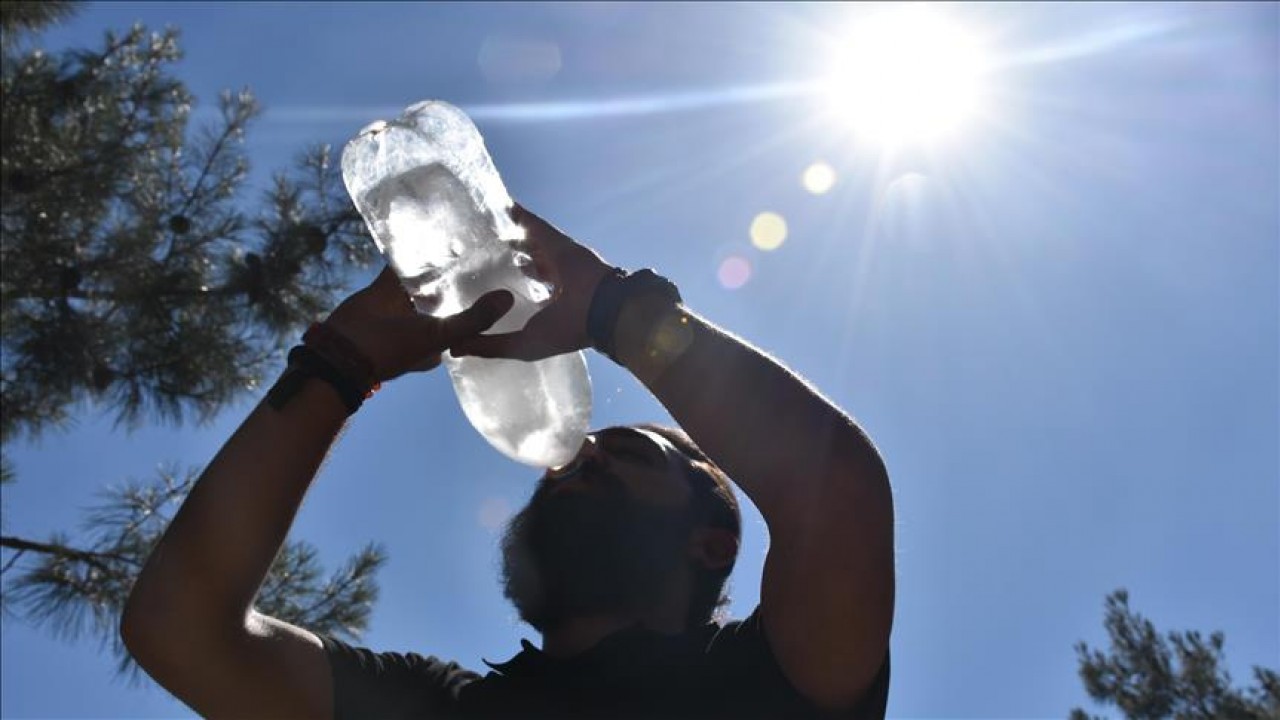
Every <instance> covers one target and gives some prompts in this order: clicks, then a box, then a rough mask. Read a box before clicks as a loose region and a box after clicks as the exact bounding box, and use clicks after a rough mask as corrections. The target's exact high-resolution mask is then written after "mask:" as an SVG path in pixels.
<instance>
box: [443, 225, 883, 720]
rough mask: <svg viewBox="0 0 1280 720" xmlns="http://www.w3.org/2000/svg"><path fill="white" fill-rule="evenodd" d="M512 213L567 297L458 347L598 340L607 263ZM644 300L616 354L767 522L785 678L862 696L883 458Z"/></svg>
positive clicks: (785, 377) (873, 629)
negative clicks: (595, 322) (524, 321)
mask: <svg viewBox="0 0 1280 720" xmlns="http://www.w3.org/2000/svg"><path fill="white" fill-rule="evenodd" d="M513 215H514V216H515V217H516V219H517V220H519V221H520V222H521V224H522V225H524V227H525V229H526V230H527V231H528V233H529V239H530V243H529V248H530V250H531V252H532V253H533V256H534V260H535V263H536V264H537V267H538V269H539V271H540V272H542V273H543V274H544V275H546V276H547V278H548V279H549V280H551V281H552V282H553V283H554V284H555V286H556V293H557V294H556V299H555V301H554V302H553V303H552V304H551V305H550V306H548V307H547V308H546V309H544V310H543V311H541V312H540V313H539V314H538V315H535V316H534V317H533V318H532V319H531V320H530V322H529V324H528V325H527V326H526V328H525V329H524V330H523V331H522V332H520V333H511V334H508V335H497V336H492V335H491V336H482V337H477V338H473V339H472V340H470V341H467V342H465V343H462V344H460V345H458V346H455V348H454V351H455V353H456V352H462V353H471V354H476V355H484V356H506V357H523V358H536V357H545V356H547V355H552V354H556V353H560V352H566V351H569V350H576V349H578V348H581V347H585V346H587V345H588V344H589V339H588V337H587V320H588V316H589V315H590V308H591V306H592V300H593V297H595V295H596V290H597V288H598V287H600V285H601V283H602V282H611V280H609V279H608V278H609V276H610V274H611V270H610V268H609V266H608V264H607V263H605V262H604V261H603V260H602V259H601V258H600V257H599V256H598V255H597V254H596V253H594V252H593V251H591V250H590V249H589V248H586V247H583V246H581V245H579V244H577V243H576V242H574V241H573V240H572V239H570V238H569V237H568V236H566V235H564V234H563V233H561V232H559V231H558V230H556V229H555V228H554V227H552V226H550V225H549V224H547V223H546V222H545V221H543V220H542V219H540V218H538V217H537V216H535V215H533V214H532V213H530V212H528V211H526V210H522V209H519V208H517V210H516V211H515V212H514V213H513ZM636 297H637V298H639V299H635V298H633V299H631V300H629V301H628V302H627V303H625V304H624V305H623V306H622V308H623V309H622V311H621V313H620V314H618V316H617V322H616V323H615V324H614V325H613V349H614V353H613V354H614V356H615V357H616V358H617V359H618V360H619V361H620V362H621V363H622V364H623V365H624V366H625V367H626V368H627V369H628V370H630V371H631V372H632V373H634V374H635V375H636V377H637V378H639V379H640V381H641V382H643V383H644V384H645V386H646V387H648V388H649V389H650V390H651V391H652V392H653V393H654V395H655V396H656V397H657V398H658V399H659V400H660V401H661V402H662V404H663V405H665V406H666V408H667V409H668V410H669V411H670V412H671V415H672V417H674V418H675V419H676V421H677V422H678V423H679V424H680V426H681V427H682V428H684V430H685V431H686V432H688V433H689V435H690V437H692V438H693V440H694V441H695V442H696V443H697V444H698V445H699V446H700V447H701V448H702V449H703V451H704V452H706V453H707V455H708V456H710V457H711V458H712V459H713V460H714V461H715V462H716V463H717V464H718V465H720V466H721V468H723V469H724V470H725V471H726V472H727V473H728V474H729V475H730V477H732V478H733V479H734V480H735V481H736V482H737V483H738V485H739V486H740V487H741V488H742V489H743V490H744V491H745V492H746V494H747V495H748V496H749V497H750V498H751V500H752V501H753V502H754V503H755V504H756V506H757V507H758V508H759V509H760V512H761V514H762V515H763V516H764V518H765V521H766V522H767V523H768V526H769V531H770V538H771V543H770V549H769V554H768V557H767V559H766V562H765V572H764V579H763V587H762V589H761V612H762V614H763V622H764V628H765V633H766V636H767V638H768V640H769V642H770V645H771V646H772V649H773V651H774V654H775V655H776V656H777V658H778V661H779V663H780V665H781V667H782V670H783V672H784V673H785V674H786V675H787V677H788V679H789V680H790V681H791V683H792V684H793V685H794V686H795V687H796V688H797V689H798V690H800V691H801V692H802V693H804V694H805V695H806V696H808V697H809V698H810V699H811V700H813V701H814V702H816V703H817V704H819V705H822V706H825V707H830V708H841V707H847V706H849V705H851V704H853V703H854V702H856V701H857V700H858V698H859V697H860V696H861V695H862V693H863V691H864V690H865V689H867V687H868V686H869V685H870V683H871V682H872V681H873V680H874V679H875V677H876V674H877V671H878V670H879V669H880V667H881V665H882V663H883V662H884V660H885V658H886V653H887V648H888V642H889V630H890V627H891V624H892V621H893V604H894V559H893V501H892V496H891V493H890V488H889V482H888V478H887V475H886V472H885V468H884V465H883V463H882V462H881V460H880V457H879V455H878V453H877V452H876V450H875V448H874V446H873V445H872V444H871V442H870V440H868V439H867V436H866V435H865V434H864V433H863V432H862V430H861V429H860V428H859V427H858V426H857V424H855V423H854V421H853V420H852V419H850V417H849V416H848V415H846V414H845V413H843V412H842V411H841V410H840V409H839V408H837V407H835V406H834V405H833V404H831V402H830V401H828V400H826V399H825V398H823V397H822V396H821V395H820V394H819V393H818V392H817V391H816V390H814V389H813V388H811V387H810V386H808V385H807V384H806V383H805V382H804V381H803V380H801V379H800V378H799V377H797V376H796V375H795V374H793V373H792V372H790V371H789V370H787V369H786V368H785V367H783V366H782V365H781V364H779V363H778V362H776V361H774V360H773V359H771V358H769V357H768V356H766V355H765V354H764V353H762V352H761V351H759V350H757V349H756V348H754V347H752V346H751V345H749V344H748V343H746V342H745V341H743V340H740V339H738V338H736V337H733V336H732V335H729V334H728V333H726V332H724V331H722V330H720V329H718V328H716V327H714V326H713V325H711V324H710V323H709V322H707V321H706V320H704V319H702V318H700V317H698V316H697V315H695V314H694V313H692V312H690V311H689V310H688V309H687V308H684V307H683V306H681V305H679V304H677V303H675V302H673V301H672V300H671V299H670V298H669V297H667V296H665V295H664V294H663V293H661V292H654V293H649V294H643V293H642V294H638V295H637V296H636ZM596 307H597V309H598V308H599V307H600V305H597V306H596Z"/></svg>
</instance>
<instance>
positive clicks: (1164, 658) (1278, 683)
mask: <svg viewBox="0 0 1280 720" xmlns="http://www.w3.org/2000/svg"><path fill="white" fill-rule="evenodd" d="M1104 624H1105V625H1106V628H1107V634H1108V635H1109V636H1110V640H1111V647H1110V649H1109V650H1108V651H1107V652H1102V651H1099V650H1094V649H1091V648H1090V647H1089V646H1088V645H1087V644H1085V643H1083V642H1082V643H1078V644H1077V645H1076V654H1077V656H1078V657H1079V660H1080V678H1081V680H1083V681H1084V687H1085V691H1086V692H1088V693H1089V697H1091V698H1093V699H1094V700H1095V701H1097V702H1099V703H1102V704H1105V705H1113V706H1115V707H1116V708H1117V709H1118V710H1120V712H1122V713H1123V714H1124V717H1126V718H1130V719H1131V720H1163V719H1165V718H1177V719H1178V720H1215V719H1222V720H1280V673H1277V672H1276V671H1275V670H1268V669H1267V668H1263V667H1254V668H1253V676H1254V680H1255V682H1256V686H1255V687H1250V688H1244V689H1239V688H1235V687H1233V686H1232V682H1231V675H1230V674H1229V673H1228V672H1227V670H1226V668H1225V667H1224V659H1223V648H1224V646H1225V639H1224V638H1223V635H1222V633H1220V632H1215V633H1213V634H1211V635H1210V636H1209V637H1208V638H1205V637H1204V636H1203V635H1201V634H1200V633H1199V632H1195V631H1191V632H1170V633H1168V634H1166V635H1161V634H1160V633H1159V632H1157V631H1156V628H1155V625H1153V624H1152V623H1151V621H1150V620H1147V619H1146V618H1144V617H1142V616H1141V615H1139V614H1138V613H1136V612H1134V611H1132V610H1130V609H1129V594H1128V593H1127V592H1126V591H1124V590H1117V591H1115V592H1113V593H1111V594H1110V595H1108V596H1107V601H1106V618H1105V620H1104ZM1089 717H1090V716H1089V715H1088V714H1087V713H1086V712H1085V711H1084V710H1081V709H1075V710H1072V711H1071V718H1072V720H1088V718H1089Z"/></svg>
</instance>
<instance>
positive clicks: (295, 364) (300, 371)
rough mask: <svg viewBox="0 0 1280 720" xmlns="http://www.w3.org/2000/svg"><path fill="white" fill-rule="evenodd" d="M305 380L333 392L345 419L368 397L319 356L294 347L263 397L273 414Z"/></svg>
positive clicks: (364, 390) (302, 347) (353, 382)
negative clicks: (320, 382) (323, 384)
mask: <svg viewBox="0 0 1280 720" xmlns="http://www.w3.org/2000/svg"><path fill="white" fill-rule="evenodd" d="M307 378H317V379H320V380H323V381H325V382H326V383H328V384H329V385H330V386H331V387H332V388H333V389H334V390H336V391H337V393H338V397H339V398H341V399H342V404H343V405H346V406H347V414H348V415H350V414H352V413H354V412H355V411H356V410H359V409H360V406H361V405H362V404H364V399H365V397H366V396H367V395H368V393H369V389H368V388H363V387H359V385H358V383H357V382H356V381H355V380H353V379H352V378H350V377H348V376H347V375H346V374H344V373H343V372H342V371H341V370H339V369H338V368H337V367H335V366H334V365H333V363H331V362H330V361H329V360H327V359H326V358H325V357H324V356H323V355H321V354H320V353H318V352H316V351H315V350H312V349H311V348H309V347H307V346H306V345H298V346H296V347H294V348H293V349H292V350H290V351H289V367H288V369H287V370H285V373H284V375H283V376H281V377H280V380H279V381H277V382H276V384H275V386H273V387H272V388H271V391H270V392H268V393H267V404H269V405H271V407H273V408H275V409H276V410H279V409H281V408H283V407H284V406H285V404H286V403H288V402H289V399H290V398H292V397H293V396H294V394H296V393H297V392H298V390H300V389H301V388H302V383H303V381H305V380H306V379H307Z"/></svg>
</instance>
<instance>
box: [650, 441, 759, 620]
mask: <svg viewBox="0 0 1280 720" xmlns="http://www.w3.org/2000/svg"><path fill="white" fill-rule="evenodd" d="M632 427H634V428H635V429H637V430H647V431H649V432H651V433H654V434H656V435H660V436H662V437H663V438H665V439H666V441H667V442H669V443H671V444H672V445H673V446H675V448H676V449H677V450H679V451H680V452H681V454H683V455H684V456H685V457H686V458H687V459H688V462H687V463H686V464H685V476H686V477H687V478H688V480H689V488H690V490H692V491H693V494H692V495H691V496H690V499H689V504H690V509H691V511H692V513H693V523H694V527H713V528H718V529H722V530H728V531H730V532H732V533H733V536H734V538H735V539H739V540H740V539H741V538H742V514H741V512H740V511H739V510H738V499H737V496H735V495H734V493H733V485H732V483H730V482H729V476H728V475H726V474H725V472H724V471H723V470H721V469H720V467H719V466H718V465H716V464H715V463H714V462H712V461H711V458H709V457H707V455H706V453H704V452H702V449H701V448H699V447H698V446H697V445H696V444H695V443H694V442H693V440H692V439H690V437H689V436H688V435H687V434H686V433H685V432H684V431H683V430H681V429H680V428H676V427H670V426H667V425H658V424H656V423H639V424H636V425H632ZM735 560H737V557H736V555H735V557H734V559H733V560H730V561H729V563H728V564H726V565H725V566H724V567H723V568H710V569H708V568H699V569H698V570H697V573H696V575H695V577H694V584H693V595H692V597H690V599H689V615H688V617H687V618H686V622H685V626H686V627H689V628H693V627H697V626H699V625H704V624H706V623H709V622H712V621H719V620H723V619H724V618H722V617H721V614H722V613H723V611H724V610H725V608H726V607H727V606H728V605H729V595H728V593H727V592H726V591H725V583H726V581H727V580H728V579H729V574H730V573H731V572H733V565H734V561H735Z"/></svg>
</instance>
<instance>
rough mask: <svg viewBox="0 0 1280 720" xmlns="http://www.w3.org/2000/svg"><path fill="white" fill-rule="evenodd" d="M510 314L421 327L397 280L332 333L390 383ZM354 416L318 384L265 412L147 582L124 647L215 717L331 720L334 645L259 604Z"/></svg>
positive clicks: (365, 294)
mask: <svg viewBox="0 0 1280 720" xmlns="http://www.w3.org/2000/svg"><path fill="white" fill-rule="evenodd" d="M509 307H510V297H509V295H508V296H505V297H504V296H502V295H497V294H495V295H490V296H486V297H485V298H482V300H481V301H480V302H478V303H477V304H476V305H475V306H473V307H472V308H471V309H469V310H467V311H466V312H464V313H461V314H459V315H455V316H453V317H451V318H447V319H444V320H436V319H433V318H426V317H423V316H419V315H417V314H416V313H415V312H414V311H413V309H412V306H411V305H410V304H409V300H408V297H407V296H406V295H405V293H404V291H403V290H402V289H401V288H400V286H399V283H398V282H397V281H396V279H395V276H394V275H393V274H392V273H391V272H390V271H384V272H383V273H382V275H381V276H379V277H378V279H377V280H375V281H374V283H373V284H372V285H370V286H369V287H368V288H365V289H364V290H362V291H360V292H359V293H356V294H355V295H353V296H352V297H351V298H349V299H348V300H347V301H346V302H344V303H343V304H342V305H341V306H339V308H338V309H337V310H336V311H334V313H333V315H332V316H331V317H330V318H329V320H328V321H327V325H328V326H329V327H331V328H332V329H334V330H336V331H338V332H339V333H340V334H341V335H342V336H345V337H346V338H347V339H348V340H349V341H351V342H352V343H353V345H354V346H355V348H356V349H357V350H358V353H359V354H361V355H363V356H365V357H366V358H367V359H368V360H369V361H370V363H371V365H372V366H373V367H372V370H373V377H372V379H375V380H389V379H391V378H394V377H396V376H398V375H400V374H402V373H404V372H406V371H408V370H414V369H426V368H428V367H431V366H433V365H434V364H436V363H438V362H439V353H440V351H441V350H442V349H443V348H445V347H446V346H448V344H450V343H451V342H454V341H456V340H458V339H460V338H464V337H468V336H470V335H473V334H475V333H478V332H480V331H481V330H483V329H484V328H486V327H488V326H489V325H491V324H492V323H493V322H494V320H496V319H497V318H498V317H500V316H501V315H502V314H503V313H504V312H506V309H507V308H509ZM347 415H348V408H347V406H346V405H345V404H344V400H343V399H342V397H341V396H340V395H339V393H338V391H337V390H335V389H334V387H333V386H330V385H329V384H327V383H326V382H324V381H321V380H318V379H314V378H312V379H309V380H306V381H304V382H303V383H302V384H301V386H300V387H299V389H298V390H297V392H296V394H294V395H293V396H292V397H291V398H289V399H288V401H287V402H285V403H283V404H282V405H281V406H280V407H278V408H277V407H272V406H270V405H268V404H267V403H265V402H264V403H261V404H259V405H258V406H257V408H255V409H254V410H253V412H252V413H251V414H250V415H249V417H248V418H247V419H246V420H245V421H244V423H243V424H242V425H241V426H240V428H239V429H238V430H236V432H235V434H234V435H232V437H231V439H229V440H228V441H227V443H226V444H225V445H224V446H223V447H222V449H221V450H220V451H219V452H218V454H217V455H216V456H215V457H214V459H213V461H212V462H211V463H210V464H209V466H208V467H207V468H205V470H204V472H203V473H202V474H201V476H200V479H199V480H198V481H197V483H196V485H195V487H194V488H192V490H191V494H190V495H189V496H188V497H187V499H186V501H185V502H184V503H183V505H182V508H181V509H180V510H179V511H178V513H177V515H176V516H175V517H174V519H173V522H172V523H171V524H170V526H169V528H168V529H167V530H166V532H165V534H164V537H163V538H162V539H161V540H160V542H159V544H158V545H157V546H156V548H155V549H154V550H153V551H152V553H151V557H150V558H149V559H148V560H147V563H146V566H145V567H144V568H143V570H142V572H141V574H140V575H139V576H138V579H137V581H136V583H135V584H134V587H133V591H132V593H131V594H130V596H129V600H128V602H127V604H126V606H125V610H124V614H123V617H122V619H121V635H122V637H123V639H124V641H125V645H126V646H127V647H128V649H129V652H130V653H132V654H133V656H134V658H135V659H136V660H137V661H138V664H139V665H141V666H142V667H143V669H145V670H146V671H147V672H148V673H149V674H150V675H151V676H152V677H153V678H155V680H156V681H157V682H158V683H160V684H161V685H163V686H164V687H165V688H166V689H167V690H169V691H170V692H172V693H173V694H174V695H175V696H176V697H178V698H179V699H180V700H182V701H183V702H185V703H187V704H188V705H190V706H191V707H192V708H193V709H194V710H195V711H196V712H198V713H200V714H201V715H205V716H209V717H237V718H240V717H271V718H286V717H312V718H314V717H330V716H332V714H333V707H332V687H331V681H330V670H329V663H328V660H327V658H326V657H325V653H324V650H323V647H322V646H321V643H320V640H319V639H318V638H317V637H316V636H315V635H313V634H312V633H310V632H309V631H307V630H305V629H302V628H297V627H293V626H291V625H289V624H287V623H284V622H281V621H279V620H276V619H274V618H269V617H266V616H264V615H261V614H259V613H257V612H255V611H254V610H253V600H254V597H255V596H256V595H257V592H258V588H259V586H261V584H262V581H263V579H264V578H265V577H266V574H267V572H268V570H269V569H270V566H271V562H272V560H273V559H274V558H275V556H276V553H277V552H279V550H280V546H281V544H282V543H283V542H284V539H285V536H286V535H287V533H288V530H289V526H290V525H291V524H292V523H293V518H294V515H295V514H296V513H297V510H298V506H299V505H300V504H301V502H302V498H303V495H304V494H305V493H306V490H307V487H308V486H309V485H310V484H311V480H312V478H314V477H315V474H316V471H317V470H318V468H319V467H320V464H321V462H322V461H323V459H324V457H325V454H326V453H327V452H328V451H329V448H330V446H331V445H332V443H333V441H334V438H335V437H337V434H338V432H339V430H340V429H341V428H342V425H343V423H344V422H345V420H346V418H347Z"/></svg>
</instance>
